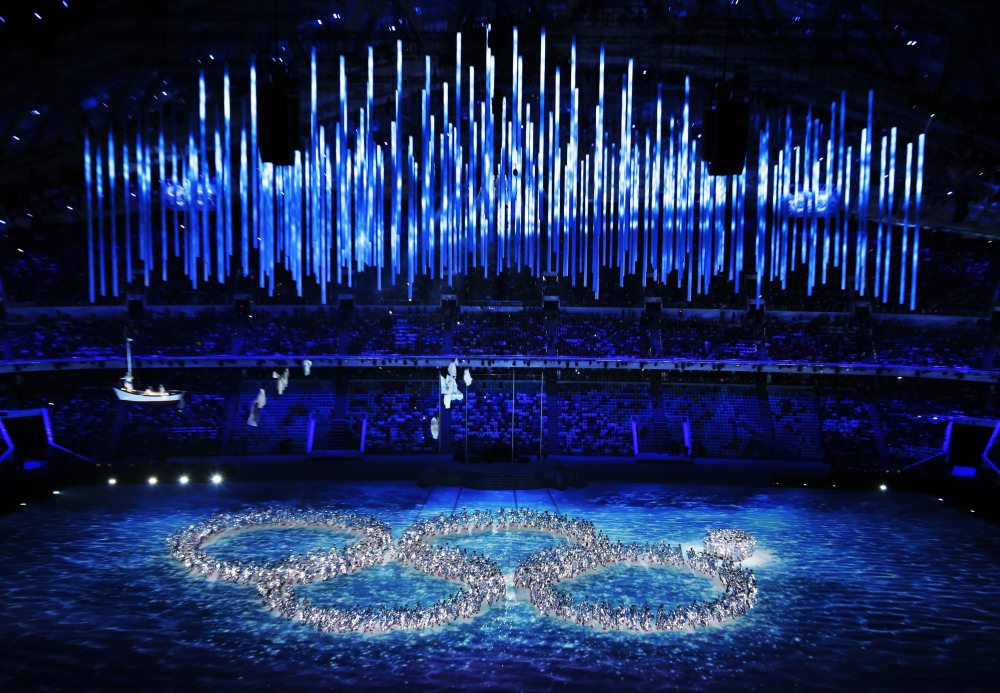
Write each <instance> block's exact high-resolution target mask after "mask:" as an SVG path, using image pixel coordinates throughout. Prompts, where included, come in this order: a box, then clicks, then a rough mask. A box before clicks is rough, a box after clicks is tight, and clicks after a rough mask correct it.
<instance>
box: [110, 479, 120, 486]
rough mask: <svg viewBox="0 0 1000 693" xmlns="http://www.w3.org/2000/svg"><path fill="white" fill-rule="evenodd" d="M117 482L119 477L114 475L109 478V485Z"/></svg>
mask: <svg viewBox="0 0 1000 693" xmlns="http://www.w3.org/2000/svg"><path fill="white" fill-rule="evenodd" d="M117 483H118V479H116V478H114V477H111V478H110V479H108V486H114V485H115V484H117Z"/></svg>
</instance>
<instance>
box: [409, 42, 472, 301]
mask: <svg viewBox="0 0 1000 693" xmlns="http://www.w3.org/2000/svg"><path fill="white" fill-rule="evenodd" d="M470 94H471V91H470ZM402 99H403V42H402V41H401V40H397V41H396V116H395V119H394V123H395V129H394V130H393V138H392V171H393V181H394V183H393V189H392V192H393V199H392V264H393V270H392V283H393V285H395V283H396V275H397V274H399V273H400V269H401V265H400V263H401V258H400V240H401V236H400V234H401V229H400V226H401V225H402V223H403V120H402V113H401V110H400V109H401V108H402V103H401V102H402Z"/></svg>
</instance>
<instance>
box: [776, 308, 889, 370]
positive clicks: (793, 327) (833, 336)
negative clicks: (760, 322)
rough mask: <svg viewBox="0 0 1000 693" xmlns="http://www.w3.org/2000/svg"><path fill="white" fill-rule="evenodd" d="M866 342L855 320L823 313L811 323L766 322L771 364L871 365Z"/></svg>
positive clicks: (806, 321)
mask: <svg viewBox="0 0 1000 693" xmlns="http://www.w3.org/2000/svg"><path fill="white" fill-rule="evenodd" d="M865 342H866V338H865V336H864V331H863V330H860V329H859V328H858V326H857V324H856V323H855V321H854V319H853V318H848V317H844V316H836V317H832V318H831V317H830V315H829V314H826V313H822V314H820V315H817V316H815V317H813V318H811V319H809V320H781V319H779V318H776V317H773V316H768V318H767V320H766V341H765V348H766V354H767V358H768V359H769V360H771V361H806V362H810V363H817V362H819V363H871V362H872V354H871V348H870V346H866V345H865Z"/></svg>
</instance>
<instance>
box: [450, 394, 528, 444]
mask: <svg viewBox="0 0 1000 693" xmlns="http://www.w3.org/2000/svg"><path fill="white" fill-rule="evenodd" d="M514 388H515V389H514V396H513V398H512V397H511V384H510V383H509V382H496V381H494V382H489V381H476V382H475V383H474V384H473V385H472V387H471V388H470V389H469V393H468V395H467V401H466V400H463V401H461V402H457V403H452V406H451V417H452V432H453V436H454V448H455V450H456V451H457V452H459V453H461V452H462V451H464V449H465V444H466V421H465V419H466V416H468V445H469V454H470V455H471V454H479V455H485V456H489V455H493V456H495V457H497V458H499V459H504V458H505V457H506V455H508V454H509V453H510V449H511V444H512V442H513V445H514V450H515V452H516V453H517V454H519V455H520V454H528V455H530V454H537V453H538V449H539V444H538V441H539V435H541V436H542V444H543V446H544V444H545V437H546V435H547V426H546V421H547V417H545V416H543V415H542V410H543V406H544V405H543V399H544V398H543V395H542V394H541V392H540V389H539V383H538V381H534V382H531V381H525V382H523V383H518V384H516V385H515V386H514ZM511 427H513V436H512V435H511Z"/></svg>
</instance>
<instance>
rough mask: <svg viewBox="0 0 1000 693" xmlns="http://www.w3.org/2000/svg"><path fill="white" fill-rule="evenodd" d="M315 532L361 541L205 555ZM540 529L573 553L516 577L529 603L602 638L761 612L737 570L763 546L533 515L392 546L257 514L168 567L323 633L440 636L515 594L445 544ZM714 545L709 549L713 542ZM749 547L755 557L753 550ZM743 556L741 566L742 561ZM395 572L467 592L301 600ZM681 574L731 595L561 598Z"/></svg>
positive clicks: (479, 514)
mask: <svg viewBox="0 0 1000 693" xmlns="http://www.w3.org/2000/svg"><path fill="white" fill-rule="evenodd" d="M273 527H317V528H329V529H337V530H343V531H347V532H349V533H351V534H354V535H356V536H357V538H358V540H357V541H356V542H355V543H353V544H349V545H347V546H345V547H343V548H338V547H332V548H329V549H310V550H309V551H308V552H306V553H304V554H301V553H300V554H292V555H290V556H289V557H288V558H285V559H282V560H280V561H276V562H267V561H259V560H223V559H218V558H214V557H213V556H212V555H211V554H210V553H209V551H208V550H207V546H208V545H209V544H210V543H211V542H213V541H215V540H216V539H218V538H219V537H222V536H225V535H231V534H232V533H235V532H240V531H247V530H252V529H256V528H260V529H263V528H273ZM504 530H533V531H539V532H544V533H546V534H549V535H552V536H556V537H563V538H565V539H567V540H568V541H569V542H570V543H569V544H565V545H555V546H552V547H549V548H545V549H542V550H541V551H538V552H536V553H534V554H532V555H531V556H529V557H527V558H526V559H525V560H524V561H523V562H522V563H521V565H519V566H518V567H517V568H516V569H515V571H514V576H513V587H514V588H515V590H520V591H522V592H523V593H525V594H526V595H527V597H528V599H529V600H530V601H531V603H532V604H534V605H535V606H536V607H537V608H538V609H539V610H540V611H541V612H542V613H543V614H546V615H551V616H556V617H558V618H562V619H564V620H567V621H570V622H573V623H576V624H579V625H581V626H589V627H592V628H601V629H603V630H625V631H654V630H681V629H685V628H696V627H703V626H708V625H711V624H714V623H719V622H722V621H725V620H728V619H732V618H737V617H739V616H742V615H744V614H745V613H746V612H747V611H748V610H749V609H751V608H753V606H754V605H755V604H756V602H757V580H756V578H755V576H754V574H753V572H752V571H751V570H749V569H746V568H743V567H740V566H737V565H736V564H735V562H734V560H742V559H734V558H733V557H734V556H737V555H741V556H742V558H746V557H747V556H749V555H750V554H751V553H752V552H753V546H756V540H755V539H754V538H753V537H752V536H751V535H749V534H748V533H746V532H742V531H739V530H713V532H712V533H710V534H709V536H708V537H706V538H705V542H706V547H707V548H706V550H705V551H702V552H695V550H694V549H693V548H690V549H688V550H687V552H685V551H684V550H683V548H682V547H681V546H680V545H676V546H671V545H668V544H665V543H658V544H648V543H647V544H643V545H640V544H634V543H633V544H624V543H622V542H620V541H618V542H613V541H611V540H610V539H609V538H608V537H606V536H605V535H604V534H603V533H602V532H600V531H598V530H597V529H596V528H595V527H594V524H593V523H592V522H589V521H587V520H584V519H579V518H570V517H568V516H566V515H560V514H553V513H549V512H547V511H546V512H539V511H535V510H530V509H518V510H504V509H503V508H501V509H500V510H499V512H497V513H493V512H492V511H489V510H487V511H474V512H469V511H467V510H463V511H462V512H460V513H455V514H452V515H444V514H442V515H438V516H437V517H433V518H428V519H423V520H418V521H417V522H415V523H414V524H413V525H412V526H410V527H409V528H408V529H406V530H405V531H404V532H403V533H402V536H401V537H400V539H399V541H398V542H397V543H396V544H395V545H394V544H393V541H392V532H391V528H390V527H389V525H388V524H387V523H385V522H383V521H381V520H379V519H377V518H375V517H373V516H371V515H366V514H362V513H357V512H343V511H337V510H314V509H275V508H267V509H261V510H251V511H247V512H243V513H226V514H222V515H220V516H218V517H215V518H212V519H210V520H206V521H204V522H200V523H197V524H194V525H191V526H189V527H188V528H186V529H184V530H181V531H178V532H175V533H174V534H172V535H171V536H170V537H168V539H167V543H168V547H169V550H170V554H171V556H172V557H173V558H174V559H175V560H177V561H179V562H180V563H182V564H183V565H184V566H185V567H187V568H188V569H189V570H191V571H192V572H195V573H199V574H201V575H206V576H209V577H212V578H215V579H218V580H224V581H227V582H232V583H236V584H246V585H250V584H253V585H256V586H257V589H258V591H259V593H260V596H261V599H262V602H263V604H264V606H265V607H266V608H267V609H269V610H271V611H272V612H274V613H276V614H278V615H280V616H282V617H284V618H287V619H288V620H297V621H301V622H302V623H304V624H306V625H308V626H310V627H312V628H315V629H317V630H319V631H324V632H336V633H344V632H364V633H377V632H386V631H394V630H414V629H420V628H432V627H435V626H442V625H444V624H447V623H451V622H454V621H458V620H461V619H468V618H472V617H474V616H475V615H477V614H479V613H480V612H481V611H482V610H483V609H484V608H486V607H488V606H489V605H490V604H494V603H496V602H499V601H501V600H502V599H504V598H505V597H506V595H507V591H508V585H507V584H506V582H505V580H504V575H503V573H502V571H501V569H500V566H499V564H498V563H496V562H495V561H493V560H492V559H490V558H489V557H488V556H485V555H482V554H477V553H476V552H475V551H468V550H466V549H462V548H459V547H454V546H436V545H434V542H435V541H436V539H437V538H438V537H442V536H448V535H456V534H463V533H475V532H483V531H487V532H489V531H504ZM710 539H711V541H710ZM750 544H752V546H751V547H750V549H749V553H747V552H746V551H747V548H746V547H747V546H749V545H750ZM743 554H745V555H743ZM387 561H396V562H398V563H400V564H402V565H406V566H410V567H412V568H414V569H415V570H419V571H421V572H424V573H427V574H429V575H435V576H438V577H442V578H445V579H447V580H455V581H457V582H460V583H462V584H463V585H464V586H463V587H461V588H459V590H458V591H457V592H456V593H454V594H452V595H451V596H449V597H446V598H444V599H440V600H438V601H436V602H434V603H433V604H431V605H429V606H423V605H421V604H420V603H419V602H417V603H416V605H415V606H412V607H411V606H409V605H405V606H388V605H385V604H382V605H378V606H360V605H359V606H353V607H342V606H337V605H334V606H328V607H327V606H324V607H320V606H317V605H315V604H314V603H312V601H311V600H309V599H308V598H299V597H298V596H297V595H296V593H295V587H296V586H297V585H306V584H309V583H313V582H319V581H323V580H326V579H329V578H331V577H334V576H335V575H339V574H346V573H353V572H356V571H358V570H360V569H363V568H367V567H371V566H374V565H378V564H381V563H384V562H387ZM622 562H627V563H633V564H639V565H670V566H676V567H684V568H688V569H690V570H693V571H696V572H699V573H702V574H704V575H707V576H710V577H712V578H717V579H718V580H720V582H721V583H722V585H723V587H724V592H723V593H722V594H720V595H719V596H718V597H717V598H715V599H713V600H711V601H708V602H697V601H696V602H694V603H692V604H691V605H689V606H678V607H676V608H674V609H670V610H667V609H666V608H665V607H664V606H662V605H661V606H660V607H659V609H658V610H656V611H654V610H652V609H651V608H650V607H649V605H648V604H646V605H644V606H642V607H638V606H636V605H629V604H612V603H610V602H591V601H590V600H589V599H585V600H583V601H582V602H577V601H576V600H575V599H574V597H573V595H572V594H571V593H570V592H568V591H566V590H563V589H559V588H557V587H556V584H557V583H560V582H561V581H563V580H567V579H570V578H573V577H575V576H577V575H580V574H583V573H587V572H591V571H595V570H599V569H601V568H602V567H605V566H608V565H611V564H614V563H622Z"/></svg>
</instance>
